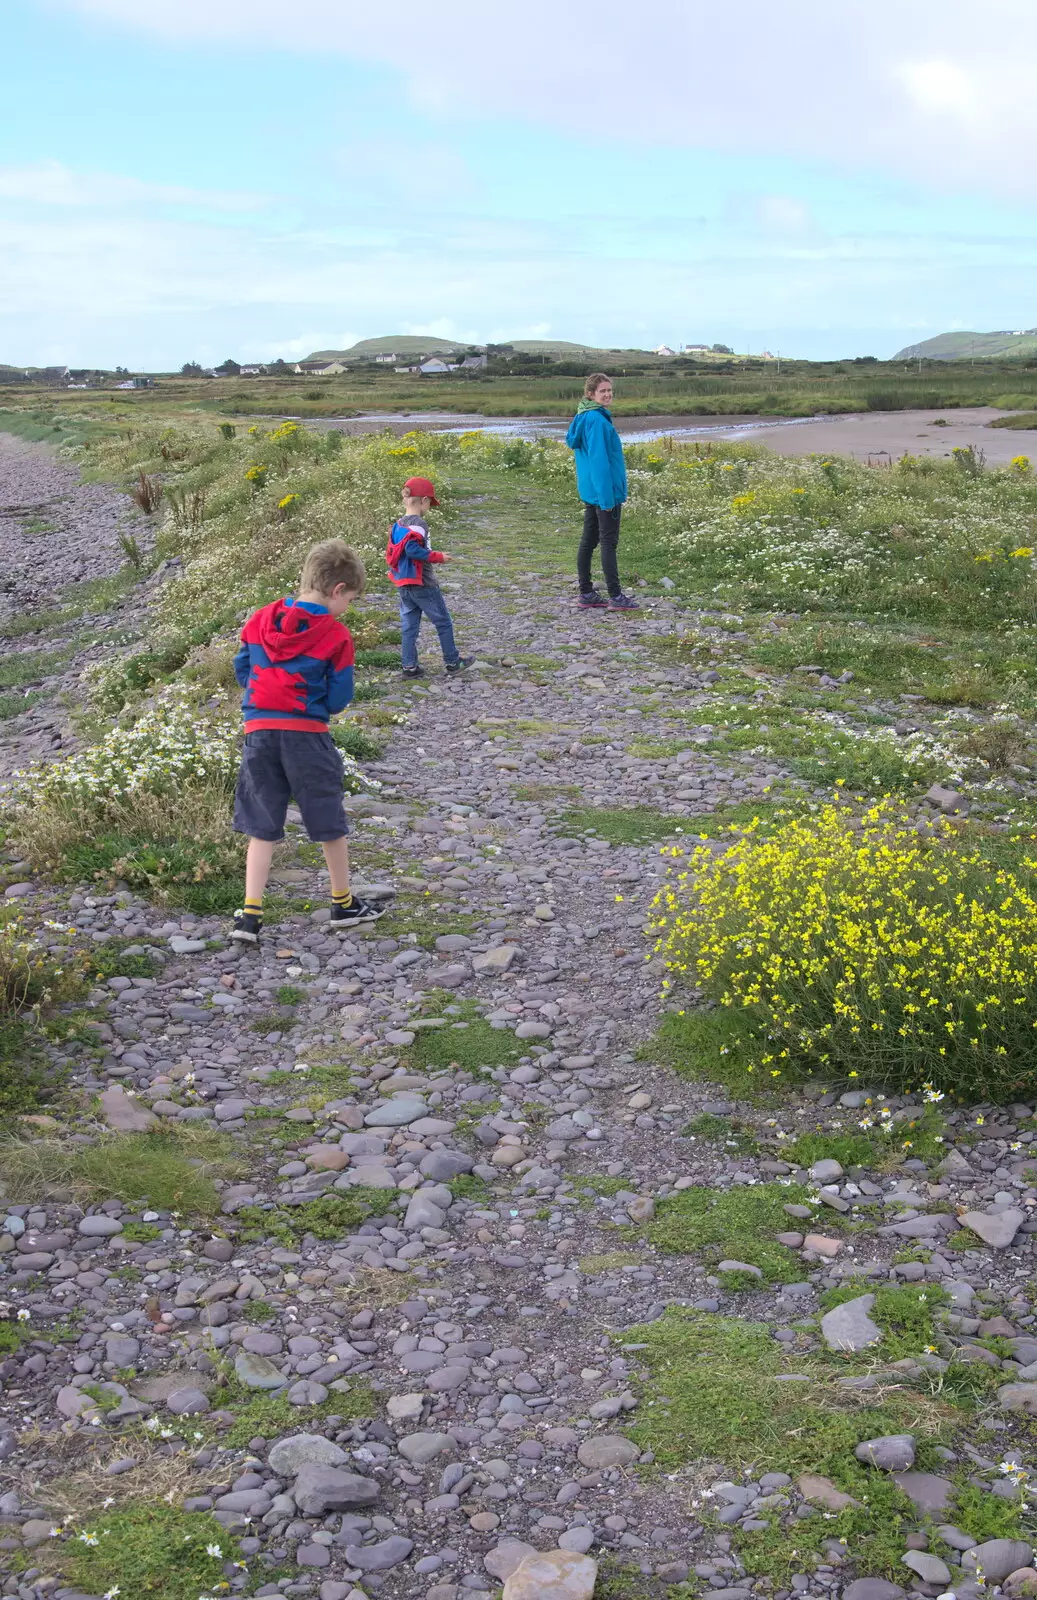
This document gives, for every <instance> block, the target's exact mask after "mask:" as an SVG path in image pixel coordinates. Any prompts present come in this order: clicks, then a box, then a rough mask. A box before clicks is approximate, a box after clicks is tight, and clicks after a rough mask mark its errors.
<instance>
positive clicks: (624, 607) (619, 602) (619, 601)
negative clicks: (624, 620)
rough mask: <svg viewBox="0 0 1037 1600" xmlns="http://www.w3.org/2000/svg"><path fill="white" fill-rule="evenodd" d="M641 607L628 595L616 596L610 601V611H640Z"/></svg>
mask: <svg viewBox="0 0 1037 1600" xmlns="http://www.w3.org/2000/svg"><path fill="white" fill-rule="evenodd" d="M640 609H641V607H640V606H639V605H638V603H637V601H636V600H633V599H631V597H630V595H628V594H615V595H613V596H612V597H611V598H610V600H609V610H610V611H640Z"/></svg>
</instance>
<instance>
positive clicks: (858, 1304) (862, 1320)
mask: <svg viewBox="0 0 1037 1600" xmlns="http://www.w3.org/2000/svg"><path fill="white" fill-rule="evenodd" d="M874 1304H875V1296H874V1295H873V1294H862V1295H859V1296H858V1298H857V1299H856V1300H847V1301H845V1302H844V1303H843V1304H842V1305H841V1306H836V1307H835V1309H834V1310H833V1311H828V1312H826V1313H825V1315H824V1316H823V1317H822V1318H821V1332H822V1334H823V1335H824V1339H825V1343H826V1344H827V1346H828V1348H829V1350H867V1348H868V1346H869V1345H873V1344H877V1343H878V1341H879V1340H880V1339H881V1338H882V1329H881V1328H880V1327H878V1326H877V1325H876V1324H875V1323H874V1322H872V1320H871V1318H870V1317H869V1316H868V1312H869V1311H870V1310H871V1308H872V1306H873V1305H874Z"/></svg>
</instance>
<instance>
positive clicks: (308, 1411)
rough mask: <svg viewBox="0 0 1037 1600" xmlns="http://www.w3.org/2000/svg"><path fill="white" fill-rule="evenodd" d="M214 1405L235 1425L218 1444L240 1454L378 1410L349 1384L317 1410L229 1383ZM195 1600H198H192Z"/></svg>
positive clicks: (364, 1390)
mask: <svg viewBox="0 0 1037 1600" xmlns="http://www.w3.org/2000/svg"><path fill="white" fill-rule="evenodd" d="M212 1399H213V1401H214V1402H215V1403H216V1404H218V1405H219V1407H220V1408H221V1409H222V1410H231V1411H233V1412H234V1421H233V1422H232V1423H231V1425H230V1427H229V1428H228V1429H227V1430H226V1432H224V1433H221V1434H220V1436H219V1437H220V1440H221V1443H222V1444H224V1445H225V1446H226V1447H227V1448H228V1449H231V1450H242V1449H244V1448H245V1446H246V1445H247V1444H248V1442H249V1440H250V1439H277V1438H279V1437H281V1436H282V1435H284V1434H287V1433H298V1432H299V1431H300V1428H304V1429H306V1430H307V1431H312V1430H313V1428H314V1427H315V1426H316V1425H319V1424H320V1423H321V1422H322V1421H323V1420H324V1418H325V1417H342V1418H343V1419H344V1420H345V1421H347V1422H348V1421H352V1420H355V1419H356V1418H358V1417H373V1416H376V1415H377V1412H378V1406H377V1403H376V1401H375V1397H374V1392H373V1390H372V1389H371V1388H370V1387H369V1386H368V1385H367V1384H366V1383H363V1382H360V1381H357V1382H355V1383H351V1384H350V1386H349V1389H348V1391H347V1392H341V1393H340V1392H339V1391H338V1390H337V1389H336V1390H334V1391H333V1393H332V1395H331V1396H330V1397H329V1398H328V1399H327V1400H322V1401H321V1403H320V1404H319V1405H316V1406H293V1405H292V1404H291V1402H290V1401H289V1400H287V1399H286V1398H285V1396H284V1395H283V1394H258V1395H257V1393H256V1391H255V1390H254V1389H245V1388H243V1387H242V1386H241V1385H240V1384H239V1383H237V1381H236V1380H235V1379H231V1380H230V1382H229V1383H228V1384H227V1386H226V1388H225V1389H215V1390H214V1391H213V1395H212ZM192 1600H197V1597H194V1596H193V1597H192Z"/></svg>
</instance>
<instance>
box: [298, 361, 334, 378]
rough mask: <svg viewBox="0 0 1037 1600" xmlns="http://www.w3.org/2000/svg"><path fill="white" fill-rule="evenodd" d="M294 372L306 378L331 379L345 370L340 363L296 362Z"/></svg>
mask: <svg viewBox="0 0 1037 1600" xmlns="http://www.w3.org/2000/svg"><path fill="white" fill-rule="evenodd" d="M294 370H295V371H296V372H298V373H300V374H302V375H303V376H304V377H307V378H332V377H334V376H335V375H336V374H337V373H339V372H345V370H346V369H345V367H344V366H343V365H342V363H341V361H297V362H296V364H295V368H294Z"/></svg>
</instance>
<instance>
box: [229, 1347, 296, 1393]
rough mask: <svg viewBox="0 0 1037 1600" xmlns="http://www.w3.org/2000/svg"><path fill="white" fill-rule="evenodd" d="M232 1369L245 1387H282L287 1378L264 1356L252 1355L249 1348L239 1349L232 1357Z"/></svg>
mask: <svg viewBox="0 0 1037 1600" xmlns="http://www.w3.org/2000/svg"><path fill="white" fill-rule="evenodd" d="M234 1371H235V1373H236V1374H237V1376H238V1377H239V1378H240V1380H241V1382H242V1383H243V1384H244V1385H245V1387H246V1388H247V1389H283V1388H284V1386H285V1384H286V1383H287V1382H288V1379H287V1378H286V1377H285V1375H284V1373H283V1372H282V1371H281V1370H280V1368H278V1367H275V1366H274V1363H273V1362H272V1361H270V1360H268V1359H267V1357H266V1356H256V1355H253V1354H252V1352H251V1350H239V1351H238V1353H237V1355H236V1356H235V1357H234Z"/></svg>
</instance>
